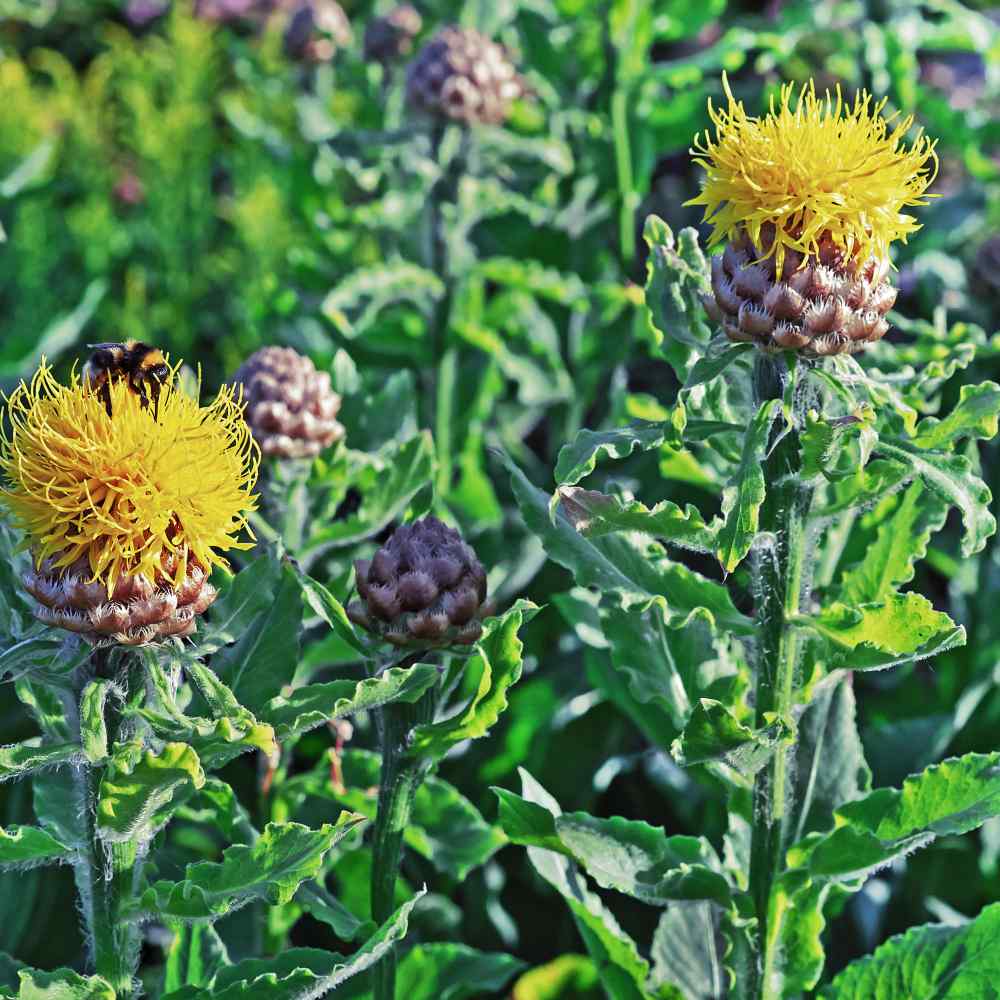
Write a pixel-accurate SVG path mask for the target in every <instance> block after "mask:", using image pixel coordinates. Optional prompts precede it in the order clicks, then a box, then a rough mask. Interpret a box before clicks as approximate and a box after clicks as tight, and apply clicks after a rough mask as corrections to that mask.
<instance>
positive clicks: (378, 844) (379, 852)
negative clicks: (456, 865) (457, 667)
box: [371, 689, 436, 1000]
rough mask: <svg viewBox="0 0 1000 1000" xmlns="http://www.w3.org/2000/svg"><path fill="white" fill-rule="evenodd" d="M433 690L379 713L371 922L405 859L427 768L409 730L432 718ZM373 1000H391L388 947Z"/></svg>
mask: <svg viewBox="0 0 1000 1000" xmlns="http://www.w3.org/2000/svg"><path fill="white" fill-rule="evenodd" d="M435 706H436V696H435V692H434V690H433V689H431V690H430V691H428V692H427V693H426V694H425V695H424V696H423V697H421V698H420V700H419V701H418V702H416V703H415V704H413V705H406V704H402V703H399V704H394V705H386V706H385V707H383V708H381V709H380V710H379V712H378V722H379V734H380V737H381V744H382V772H381V775H380V777H379V791H378V812H377V813H376V816H375V830H374V834H373V837H372V882H371V904H372V919H373V920H375V922H376V923H379V924H381V923H384V922H385V921H386V920H388V919H389V917H390V916H391V915H392V913H393V911H394V910H395V908H396V880H397V878H398V877H399V869H400V866H401V864H402V861H403V837H404V836H405V834H406V827H407V825H408V824H409V822H410V810H411V809H412V807H413V797H414V796H415V795H416V793H417V789H418V788H419V787H420V783H421V782H422V781H423V780H424V777H425V776H426V774H427V772H428V770H429V764H428V762H427V761H425V760H422V759H421V758H420V757H416V756H414V755H412V754H410V753H409V751H408V746H407V738H408V736H409V733H410V730H411V729H412V728H413V727H414V726H415V725H418V724H419V723H421V722H426V721H430V719H431V718H433V715H434V708H435ZM372 985H373V997H374V1000H395V996H396V952H395V948H390V950H389V951H388V952H387V953H386V955H385V957H384V958H383V959H382V961H381V962H379V964H378V965H376V966H375V969H374V972H373V981H372Z"/></svg>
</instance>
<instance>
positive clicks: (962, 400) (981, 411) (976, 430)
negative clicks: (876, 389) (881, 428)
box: [913, 382, 1000, 449]
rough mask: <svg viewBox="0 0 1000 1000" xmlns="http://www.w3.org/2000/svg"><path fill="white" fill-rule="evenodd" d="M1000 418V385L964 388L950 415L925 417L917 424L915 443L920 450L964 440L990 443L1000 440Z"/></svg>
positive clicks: (942, 446)
mask: <svg viewBox="0 0 1000 1000" xmlns="http://www.w3.org/2000/svg"><path fill="white" fill-rule="evenodd" d="M998 417H1000V385H997V384H996V382H982V383H980V384H979V385H963V386H962V388H961V390H960V391H959V396H958V402H957V403H956V404H955V406H954V407H952V409H951V410H950V411H949V413H948V415H947V416H946V417H944V418H943V419H941V420H939V419H938V418H937V417H924V419H923V420H921V421H920V423H919V424H917V432H916V434H915V435H914V437H913V443H914V444H915V445H916V446H917V447H918V448H930V449H935V448H948V447H950V446H952V445H953V444H954V443H955V442H956V441H959V440H961V439H962V438H966V437H971V438H973V439H976V438H978V439H980V440H988V439H989V438H993V437H996V434H997V418H998Z"/></svg>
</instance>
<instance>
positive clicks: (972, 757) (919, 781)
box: [788, 753, 1000, 881]
mask: <svg viewBox="0 0 1000 1000" xmlns="http://www.w3.org/2000/svg"><path fill="white" fill-rule="evenodd" d="M997 815H1000V753H993V754H966V755H965V756H963V757H953V758H951V759H949V760H946V761H942V763H940V764H936V765H934V766H932V767H929V768H927V769H926V770H924V771H922V772H921V773H920V774H915V775H912V776H911V777H909V778H907V779H906V781H904V782H903V787H902V788H901V789H895V788H879V789H877V790H876V791H874V792H869V793H868V794H867V795H865V796H864V797H863V798H860V799H857V800H856V801H854V802H849V803H847V804H846V805H843V806H841V807H840V808H838V809H837V810H836V811H835V813H834V823H835V824H836V829H834V830H833V831H832V832H830V833H827V834H810V835H809V836H808V837H806V838H805V839H804V840H802V841H800V842H799V843H798V844H796V845H795V846H794V847H792V848H791V849H790V851H789V853H788V861H789V865H790V866H791V867H793V868H802V869H804V870H805V871H807V872H809V873H810V874H811V875H812V877H813V878H826V879H835V880H840V881H843V880H853V879H857V878H859V877H862V876H864V875H868V874H870V873H871V872H873V871H877V870H878V869H879V868H882V867H884V866H885V865H887V864H889V862H891V861H892V860H894V859H895V858H897V857H901V856H903V855H905V854H908V853H909V852H910V851H913V850H916V849H917V848H919V847H924V846H926V845H927V844H929V843H930V842H931V841H932V840H934V838H935V837H939V836H945V835H948V834H959V833H967V832H968V831H969V830H974V829H975V828H976V827H978V826H981V825H982V824H983V823H984V822H986V820H988V819H990V818H992V817H993V816H997Z"/></svg>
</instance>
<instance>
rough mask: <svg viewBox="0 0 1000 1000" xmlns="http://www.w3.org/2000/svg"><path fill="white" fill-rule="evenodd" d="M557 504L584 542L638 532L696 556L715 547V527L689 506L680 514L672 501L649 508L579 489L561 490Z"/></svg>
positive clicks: (639, 503)
mask: <svg viewBox="0 0 1000 1000" xmlns="http://www.w3.org/2000/svg"><path fill="white" fill-rule="evenodd" d="M559 503H560V506H561V507H562V509H563V511H565V513H566V516H567V517H568V518H569V520H570V522H571V523H572V525H573V527H574V528H576V530H577V531H579V532H580V533H581V534H582V535H585V536H586V537H588V538H597V537H600V536H601V535H607V534H611V533H612V532H615V531H641V532H642V533H643V534H646V535H652V536H653V537H655V538H661V539H663V540H665V541H667V542H672V543H673V544H675V545H679V546H680V547H681V548H685V549H694V550H696V551H698V552H711V551H712V550H713V549H714V547H715V536H716V533H717V531H718V526H717V525H712V526H709V525H707V524H705V521H704V519H703V518H702V516H701V513H700V512H699V511H698V509H697V508H696V507H693V506H692V505H691V504H688V505H687V506H686V507H685V508H684V510H681V508H680V507H678V506H677V504H675V503H674V502H673V501H672V500H661V501H660V502H659V503H658V504H656V506H655V507H651V508H650V507H647V506H646V505H645V504H644V503H642V502H640V501H639V500H624V501H623V500H620V499H619V498H618V497H614V496H608V495H607V494H606V493H598V492H596V491H595V490H585V489H582V488H580V487H579V486H561V487H560V488H559Z"/></svg>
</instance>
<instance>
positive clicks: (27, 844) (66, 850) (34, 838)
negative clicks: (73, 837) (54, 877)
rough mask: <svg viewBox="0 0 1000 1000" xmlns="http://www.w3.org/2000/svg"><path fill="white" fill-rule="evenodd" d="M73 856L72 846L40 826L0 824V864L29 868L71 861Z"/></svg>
mask: <svg viewBox="0 0 1000 1000" xmlns="http://www.w3.org/2000/svg"><path fill="white" fill-rule="evenodd" d="M73 856H74V852H73V850H72V848H70V847H67V846H66V845H65V844H62V843H60V842H59V841H58V840H56V838H55V837H53V836H52V835H51V834H50V833H48V832H46V831H45V830H43V829H41V828H40V827H37V826H8V827H7V828H6V829H4V828H3V827H2V826H0V866H7V865H15V866H17V867H18V868H31V867H34V866H35V865H51V864H61V863H63V862H67V861H72V860H73Z"/></svg>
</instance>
